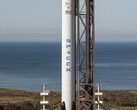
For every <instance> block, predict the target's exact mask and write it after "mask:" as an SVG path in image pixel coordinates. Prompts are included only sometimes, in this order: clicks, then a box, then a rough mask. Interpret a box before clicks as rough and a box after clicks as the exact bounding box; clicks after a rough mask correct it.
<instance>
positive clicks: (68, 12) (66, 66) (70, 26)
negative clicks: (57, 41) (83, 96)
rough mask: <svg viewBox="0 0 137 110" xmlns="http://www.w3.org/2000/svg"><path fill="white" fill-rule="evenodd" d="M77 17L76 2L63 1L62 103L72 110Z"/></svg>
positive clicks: (70, 0)
mask: <svg viewBox="0 0 137 110" xmlns="http://www.w3.org/2000/svg"><path fill="white" fill-rule="evenodd" d="M75 22H76V21H75V15H74V0H62V102H65V108H66V110H72V103H73V102H74V101H75V70H76V67H75V60H76V59H75V43H76V37H75Z"/></svg>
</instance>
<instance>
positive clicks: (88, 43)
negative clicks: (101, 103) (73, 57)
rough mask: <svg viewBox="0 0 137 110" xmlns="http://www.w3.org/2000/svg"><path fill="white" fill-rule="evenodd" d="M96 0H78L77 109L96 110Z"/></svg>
mask: <svg viewBox="0 0 137 110" xmlns="http://www.w3.org/2000/svg"><path fill="white" fill-rule="evenodd" d="M94 5H95V2H94V0H77V8H76V9H77V10H78V12H77V19H78V20H77V21H78V22H77V31H78V35H77V36H78V37H77V38H78V72H77V78H78V79H77V80H78V83H77V91H78V96H77V110H95V61H94V59H95V58H94V50H95V46H94V43H95V25H94V15H95V11H94Z"/></svg>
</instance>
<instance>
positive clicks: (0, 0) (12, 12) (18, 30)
mask: <svg viewBox="0 0 137 110" xmlns="http://www.w3.org/2000/svg"><path fill="white" fill-rule="evenodd" d="M95 1H96V2H95V3H96V4H95V7H96V8H95V9H96V11H95V18H96V19H95V23H96V25H95V28H96V41H131V42H132V41H136V42H137V0H95ZM60 40H61V0H0V41H60Z"/></svg>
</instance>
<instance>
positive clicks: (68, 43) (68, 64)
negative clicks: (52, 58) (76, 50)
mask: <svg viewBox="0 0 137 110" xmlns="http://www.w3.org/2000/svg"><path fill="white" fill-rule="evenodd" d="M66 49H67V54H66V72H71V51H70V49H71V39H66Z"/></svg>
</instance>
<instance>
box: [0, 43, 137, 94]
mask: <svg viewBox="0 0 137 110" xmlns="http://www.w3.org/2000/svg"><path fill="white" fill-rule="evenodd" d="M95 81H96V83H100V84H101V89H104V90H137V43H131V42H130V43H129V42H125V43H122V42H119V43H116V42H113V43H112V42H110V43H105V42H102V43H101V42H97V43H95ZM46 82H47V89H49V90H52V91H61V43H60V42H1V43H0V88H10V89H21V90H28V91H37V92H39V91H42V86H41V84H42V83H46Z"/></svg>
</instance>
